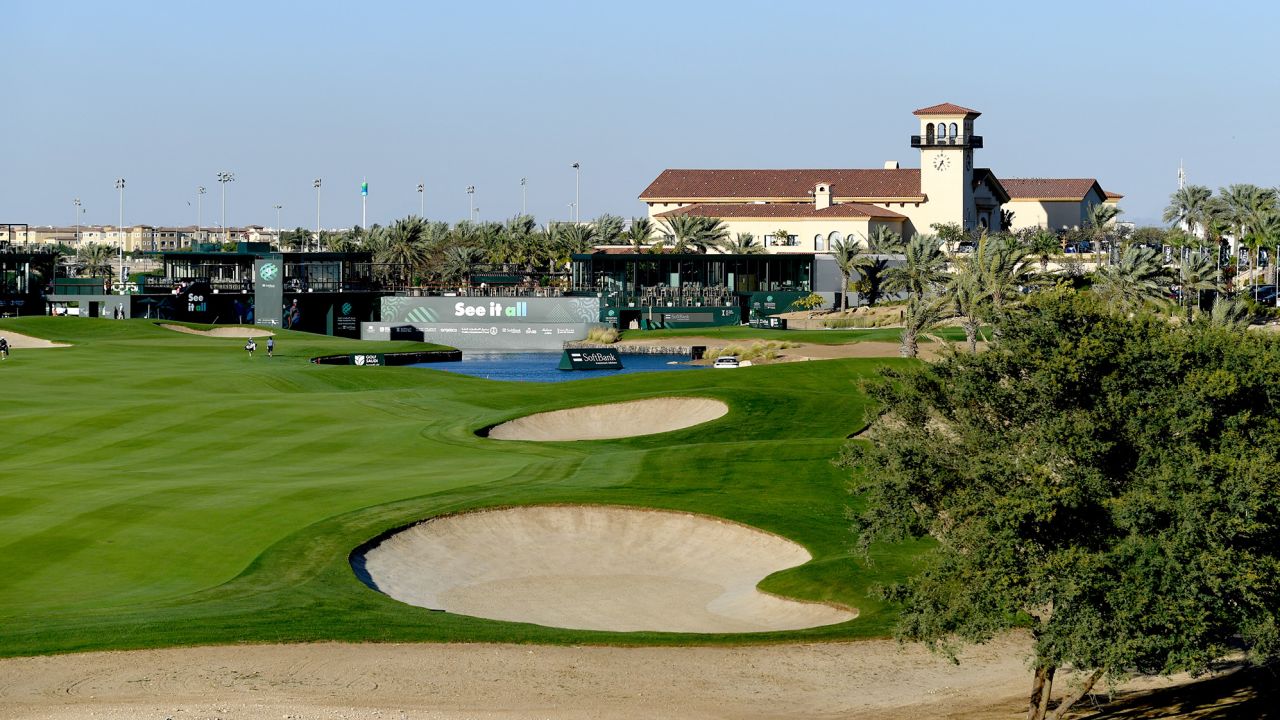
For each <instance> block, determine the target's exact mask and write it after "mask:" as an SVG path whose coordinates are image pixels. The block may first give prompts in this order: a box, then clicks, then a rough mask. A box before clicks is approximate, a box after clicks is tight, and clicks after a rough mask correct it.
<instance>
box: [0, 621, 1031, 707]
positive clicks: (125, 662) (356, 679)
mask: <svg viewBox="0 0 1280 720" xmlns="http://www.w3.org/2000/svg"><path fill="white" fill-rule="evenodd" d="M1026 649H1027V644H1026V643H1025V642H1024V641H1021V640H1015V639H1008V640H1002V641H999V642H996V643H993V644H990V645H986V646H979V647H976V648H973V649H972V651H971V652H969V653H968V654H967V655H966V656H965V659H964V661H963V662H962V663H961V664H960V665H959V666H954V665H951V664H950V663H948V662H947V661H945V660H943V659H941V658H939V657H936V656H933V655H930V654H929V653H928V652H927V651H925V650H923V649H922V648H920V647H914V646H908V647H903V648H899V647H898V646H897V645H896V644H895V643H893V642H891V641H883V640H877V641H866V642H858V643H841V644H814V645H770V646H761V647H736V648H696V647H695V648H634V649H624V648H603V647H539V646H518V645H373V644H365V645H343V644H317V645H284V646H270V645H266V646H239V647H236V646H233V647H204V648H186V649H171V650H147V651H137V652H117V653H88V654H81V655H65V656H56V657H41V658H17V659H10V660H0V718H5V719H8V718H32V719H39V720H53V719H55V718H56V719H57V720H71V719H72V718H75V719H77V720H79V719H81V718H101V719H104V720H113V719H119V720H123V719H125V718H128V719H130V720H132V719H134V718H155V719H156V720H162V719H163V718H173V720H194V719H205V718H226V719H230V718H236V719H237V720H239V719H242V718H247V719H251V720H257V719H259V718H263V719H265V718H271V719H273V720H279V719H280V718H307V719H308V720H320V719H325V720H327V719H330V718H352V719H354V718H361V719H364V718H386V719H390V720H398V719H400V718H405V719H414V720H419V719H424V718H450V719H460V718H635V717H645V718H691V719H694V720H697V719H700V718H850V719H854V720H857V719H862V718H882V719H886V720H901V719H906V718H912V719H913V720H915V719H917V718H922V717H929V718H943V717H966V718H970V717H983V718H1009V719H1010V720H1012V718H1016V717H1018V715H1019V713H1018V712H1017V709H1018V704H1019V700H1020V698H1021V696H1022V695H1024V694H1026V692H1027V690H1028V687H1029V684H1030V677H1029V674H1028V673H1027V672H1026V668H1025V664H1024V661H1023V658H1024V656H1025V655H1026ZM1002 703H1003V707H1001V704H1002ZM993 705H994V706H996V707H997V708H998V709H997V710H996V711H995V712H994V714H984V715H980V716H978V715H972V714H962V715H953V714H950V713H951V712H952V711H956V710H958V709H966V710H968V711H972V710H973V709H974V708H987V707H990V706H993Z"/></svg>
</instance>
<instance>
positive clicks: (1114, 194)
mask: <svg viewBox="0 0 1280 720" xmlns="http://www.w3.org/2000/svg"><path fill="white" fill-rule="evenodd" d="M1122 197H1124V195H1121V194H1120V193H1118V192H1111V191H1110V190H1108V191H1107V199H1108V200H1113V199H1114V200H1119V199H1120V198H1122Z"/></svg>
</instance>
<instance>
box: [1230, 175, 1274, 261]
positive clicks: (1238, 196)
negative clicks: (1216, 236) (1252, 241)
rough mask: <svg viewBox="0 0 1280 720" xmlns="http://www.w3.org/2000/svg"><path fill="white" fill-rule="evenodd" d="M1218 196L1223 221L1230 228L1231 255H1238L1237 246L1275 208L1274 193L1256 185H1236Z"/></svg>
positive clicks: (1269, 189)
mask: <svg viewBox="0 0 1280 720" xmlns="http://www.w3.org/2000/svg"><path fill="white" fill-rule="evenodd" d="M1218 195H1219V196H1220V197H1221V198H1222V207H1223V209H1222V215H1223V219H1224V220H1225V221H1226V224H1227V226H1228V227H1230V228H1231V236H1232V240H1233V241H1234V245H1233V247H1232V253H1233V254H1237V255H1238V252H1239V244H1240V243H1241V242H1243V241H1244V239H1245V236H1246V235H1248V234H1249V231H1250V230H1251V229H1252V228H1253V226H1254V225H1255V224H1256V223H1257V222H1258V221H1259V220H1260V219H1261V217H1262V216H1263V215H1265V214H1266V213H1267V211H1268V210H1269V209H1270V208H1272V207H1274V206H1275V203H1276V191H1275V190H1273V189H1271V188H1261V187H1258V186H1257V185H1250V184H1247V183H1238V184H1235V185H1228V186H1227V187H1225V188H1222V189H1220V190H1218Z"/></svg>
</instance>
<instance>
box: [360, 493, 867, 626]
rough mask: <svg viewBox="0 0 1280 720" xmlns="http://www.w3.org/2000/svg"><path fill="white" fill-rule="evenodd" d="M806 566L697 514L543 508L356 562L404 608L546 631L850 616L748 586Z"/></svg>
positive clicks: (482, 519) (511, 511)
mask: <svg viewBox="0 0 1280 720" xmlns="http://www.w3.org/2000/svg"><path fill="white" fill-rule="evenodd" d="M811 559H812V556H811V555H809V552H808V551H807V550H805V549H804V548H803V547H801V546H800V545H798V544H796V543H794V542H791V541H790V540H787V539H785V538H782V537H779V536H777V535H772V534H769V533H766V532H763V531H761V530H757V529H755V528H751V527H747V526H745V525H739V524H737V523H732V522H727V521H724V520H720V519H718V518H712V517H707V516H704V515H694V514H690V513H679V512H669V511H660V510H643V509H635V508H621V507H605V506H581V505H572V506H571V505H554V506H536V507H520V508H505V509H501V510H484V511H479V512H472V513H462V514H459V515H447V516H444V517H439V518H435V519H432V520H428V521H427V522H423V523H420V524H418V525H414V526H413V527H410V528H407V529H405V530H403V531H401V532H399V533H396V534H395V535H392V536H391V537H389V538H387V539H386V540H384V541H383V542H382V543H381V544H379V545H378V546H376V547H374V548H372V549H370V550H369V551H368V552H366V553H365V554H364V555H362V556H361V557H358V558H356V560H355V566H356V567H357V568H358V569H360V570H363V572H362V573H361V575H362V577H365V578H367V579H366V582H369V583H370V584H371V585H373V586H374V587H376V588H377V589H379V590H381V591H382V592H384V593H386V594H387V595H390V596H391V597H393V598H396V599H397V600H400V601H402V602H406V603H409V604H411V605H417V606H420V607H426V608H432V609H436V610H446V611H448V612H454V613H459V614H462V615H474V616H476V617H483V618H490V619H494V620H511V621H515V622H531V623H536V624H538V625H548V626H552V627H566V628H577V629H584V630H613V631H635V630H656V631H663V632H692V633H721V632H728V633H738V632H762V631H769V630H796V629H800V628H807V627H816V626H819V625H831V624H834V623H839V622H844V621H846V620H852V619H853V618H855V617H857V614H856V613H855V612H850V611H849V610H847V609H843V608H836V607H832V606H829V605H823V604H818V603H804V602H796V601H794V600H788V599H784V598H780V597H775V596H773V595H769V594H766V593H762V592H760V591H759V590H757V589H756V585H757V584H758V583H759V582H760V581H761V580H763V579H764V578H765V577H766V576H768V575H771V574H773V573H775V572H778V571H779V570H785V569H787V568H790V567H795V566H797V565H802V564H804V563H806V562H808V561H809V560H811Z"/></svg>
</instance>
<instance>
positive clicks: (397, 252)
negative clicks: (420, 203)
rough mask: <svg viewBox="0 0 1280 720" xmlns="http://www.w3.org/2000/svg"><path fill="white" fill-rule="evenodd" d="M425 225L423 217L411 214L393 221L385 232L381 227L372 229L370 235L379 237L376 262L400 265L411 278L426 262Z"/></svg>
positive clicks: (375, 255)
mask: <svg viewBox="0 0 1280 720" xmlns="http://www.w3.org/2000/svg"><path fill="white" fill-rule="evenodd" d="M425 225H426V223H425V222H424V221H423V219H422V218H420V217H418V216H417V215H410V216H409V217H406V218H402V219H400V220H397V221H395V222H394V223H392V225H391V227H390V228H387V229H386V231H385V232H384V231H382V229H381V228H374V229H373V230H371V231H370V233H369V235H368V237H369V238H370V239H372V238H375V237H377V238H378V239H377V240H376V241H374V242H375V243H376V244H377V250H376V251H375V253H374V262H376V263H378V264H381V265H387V266H390V267H396V266H399V267H400V268H402V269H403V271H404V274H405V277H406V279H410V280H411V279H412V278H413V277H414V276H415V275H417V274H418V273H419V271H421V270H422V268H423V266H424V265H425V264H426V260H427V252H426V246H425V245H424V243H423V242H422V237H423V235H422V234H423V230H424V227H425ZM384 238H385V239H384Z"/></svg>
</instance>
